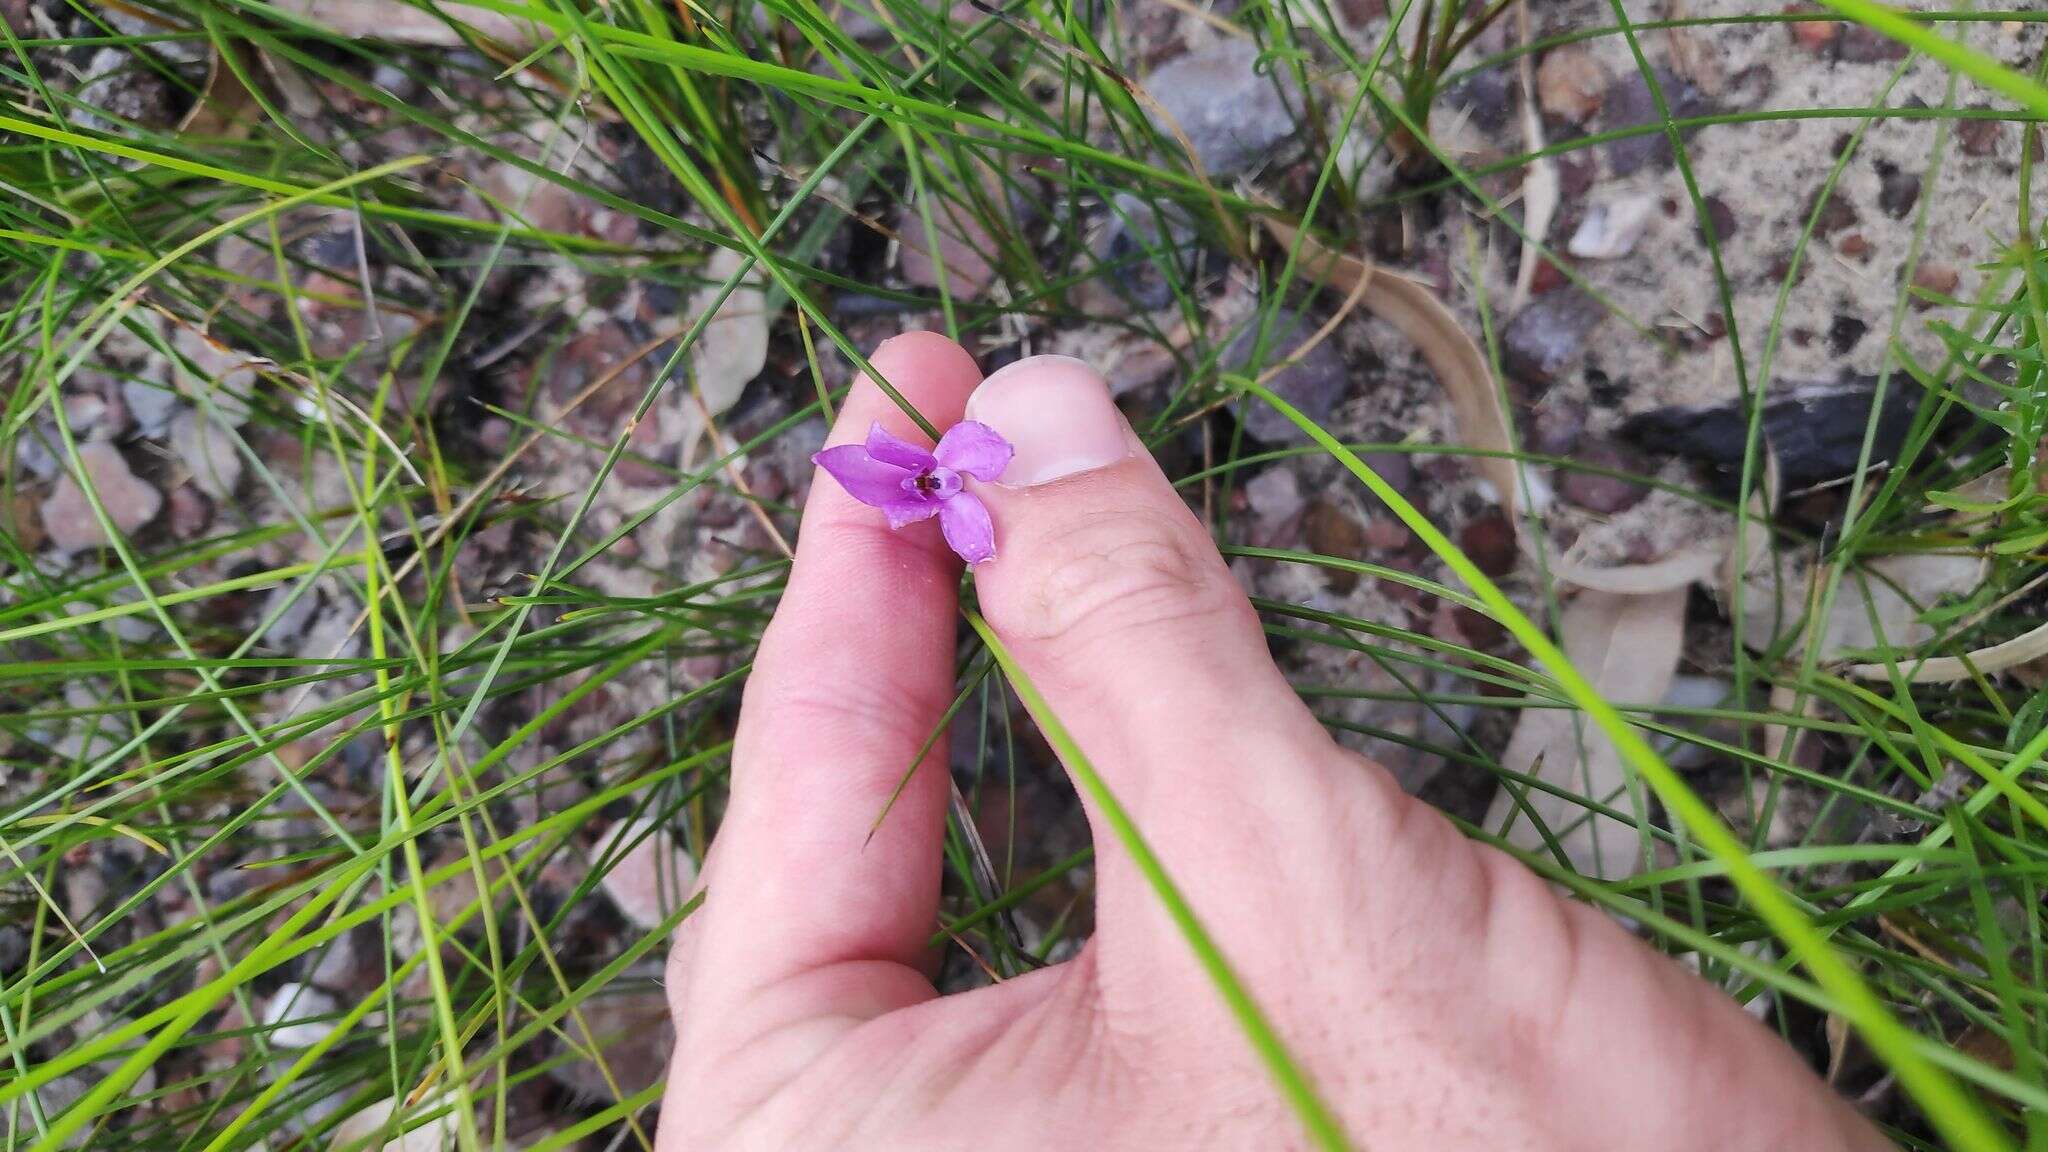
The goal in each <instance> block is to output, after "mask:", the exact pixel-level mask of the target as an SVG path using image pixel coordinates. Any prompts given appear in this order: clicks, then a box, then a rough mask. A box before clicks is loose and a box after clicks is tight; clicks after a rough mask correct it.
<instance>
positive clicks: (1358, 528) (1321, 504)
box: [1301, 500, 1370, 595]
mask: <svg viewBox="0 0 2048 1152" xmlns="http://www.w3.org/2000/svg"><path fill="white" fill-rule="evenodd" d="M1301 526H1302V533H1303V535H1304V537H1306V539H1307V542H1308V549H1309V551H1311V552H1313V553H1315V554H1316V555H1318V556H1334V557H1336V558H1337V559H1339V560H1363V559H1365V557H1366V552H1367V549H1368V547H1369V545H1370V541H1368V540H1367V538H1366V531H1365V525H1363V524H1360V523H1359V522H1358V521H1357V520H1356V519H1354V518H1353V517H1352V515H1351V513H1349V512H1346V511H1345V510H1344V509H1342V508H1339V507H1338V506H1337V505H1335V504H1332V503H1330V502H1329V501H1327V500H1316V501H1312V502H1311V503H1310V504H1309V506H1308V510H1307V511H1306V512H1304V513H1302V518H1301ZM1323 581H1324V582H1325V583H1326V584H1328V585H1329V586H1330V590H1331V591H1333V592H1336V593H1338V594H1340V595H1341V594H1343V593H1346V592H1349V591H1351V590H1352V589H1353V588H1356V587H1357V586H1358V573H1356V572H1345V571H1340V570H1338V569H1334V568H1325V569H1323Z"/></svg>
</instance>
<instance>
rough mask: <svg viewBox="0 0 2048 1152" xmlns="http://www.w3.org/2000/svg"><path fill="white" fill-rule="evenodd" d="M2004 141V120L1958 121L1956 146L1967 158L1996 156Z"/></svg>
mask: <svg viewBox="0 0 2048 1152" xmlns="http://www.w3.org/2000/svg"><path fill="white" fill-rule="evenodd" d="M2004 141H2005V121H2003V120H1974V119H1972V120H1958V121H1956V145H1957V147H1959V148H1961V149H1962V150H1963V155H1965V156H1996V155H1998V149H1999V147H2000V145H2001V144H2003V143H2004Z"/></svg>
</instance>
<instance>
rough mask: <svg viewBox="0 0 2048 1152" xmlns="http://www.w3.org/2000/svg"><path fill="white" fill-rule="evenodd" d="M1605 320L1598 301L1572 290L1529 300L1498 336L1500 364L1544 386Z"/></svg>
mask: <svg viewBox="0 0 2048 1152" xmlns="http://www.w3.org/2000/svg"><path fill="white" fill-rule="evenodd" d="M1606 317H1607V309H1606V308H1605V307H1603V306H1602V305H1601V303H1600V302H1599V301H1598V300H1595V299H1594V298H1593V297H1591V296H1589V295H1587V294H1586V293H1585V292H1583V291H1580V290H1578V289H1576V288H1574V289H1570V290H1568V291H1562V292H1552V293H1550V294H1548V295H1545V296H1541V297H1538V298H1537V299H1535V300H1534V301H1531V302H1530V303H1529V304H1528V305H1527V306H1526V307H1524V308H1523V309H1522V310H1521V311H1520V312H1517V313H1515V317H1514V319H1512V320H1510V321H1508V324H1507V327H1506V329H1505V330H1504V331H1503V332H1502V333H1501V361H1502V364H1503V366H1504V367H1506V368H1507V370H1508V373H1509V375H1511V376H1513V377H1515V378H1516V379H1518V380H1520V381H1522V382H1523V383H1525V384H1528V385H1531V386H1532V387H1535V388H1539V389H1540V388H1543V387H1548V386H1549V385H1550V384H1551V383H1552V382H1554V381H1555V380H1556V379H1557V376H1558V373H1559V372H1561V371H1563V370H1564V369H1565V368H1566V367H1568V366H1569V365H1571V364H1572V363H1573V362H1574V361H1576V360H1577V359H1578V358H1579V356H1580V355H1581V354H1582V353H1583V352H1584V351H1585V348H1586V339H1587V338H1588V337H1589V336H1591V335H1592V334H1593V330H1594V329H1596V328H1598V327H1599V326H1600V322H1601V321H1602V320H1604V319H1606Z"/></svg>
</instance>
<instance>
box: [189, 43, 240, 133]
mask: <svg viewBox="0 0 2048 1152" xmlns="http://www.w3.org/2000/svg"><path fill="white" fill-rule="evenodd" d="M256 119H257V108H256V97H255V96H254V95H252V94H251V93H250V91H249V89H248V87H247V86H245V85H244V84H243V83H242V77H241V75H240V74H238V73H237V72H236V71H235V70H234V68H232V67H230V66H229V64H228V61H227V59H226V56H225V54H224V53H222V52H221V50H220V48H219V46H218V45H216V46H215V47H214V50H213V52H212V53H211V54H210V55H209V56H208V57H207V61H206V86H205V87H204V88H201V89H200V90H199V99H198V100H197V101H195V102H194V103H193V105H192V107H191V109H190V110H189V111H187V112H186V113H185V117H184V119H182V120H180V121H178V135H180V136H209V137H215V138H219V139H238V138H240V137H243V136H247V135H248V134H249V129H250V127H251V126H252V125H253V124H254V123H255V121H256Z"/></svg>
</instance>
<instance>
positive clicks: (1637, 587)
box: [1550, 541, 1728, 596]
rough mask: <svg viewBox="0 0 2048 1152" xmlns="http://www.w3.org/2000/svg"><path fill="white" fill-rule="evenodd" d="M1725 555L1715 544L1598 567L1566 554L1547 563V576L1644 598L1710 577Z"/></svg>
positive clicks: (1725, 547) (1724, 546)
mask: <svg viewBox="0 0 2048 1152" xmlns="http://www.w3.org/2000/svg"><path fill="white" fill-rule="evenodd" d="M1727 555H1728V545H1727V544H1726V543H1724V542H1720V541H1715V542H1711V543H1707V544H1701V545H1698V546H1696V547H1692V548H1686V549H1683V550H1681V551H1678V552H1674V553H1673V554H1671V555H1669V556H1666V557H1664V558H1663V559H1662V560H1652V561H1650V562H1648V563H1645V564H1621V565H1616V566H1615V567H1612V568H1602V567H1595V566H1593V565H1590V564H1585V563H1582V562H1580V561H1578V560H1575V559H1573V558H1572V556H1571V555H1570V554H1569V553H1567V554H1565V555H1564V556H1561V557H1559V558H1558V559H1556V560H1553V561H1551V563H1550V574H1551V575H1553V576H1555V577H1557V578H1558V579H1559V580H1562V581H1564V582H1565V583H1567V584H1576V585H1578V586H1579V587H1581V588H1585V589H1588V590H1590V591H1594V592H1611V593H1614V594H1616V595H1622V596H1647V595H1650V594H1652V593H1656V592H1670V591H1672V590H1674V589H1680V588H1686V587H1690V586H1691V585H1692V584H1694V583H1695V582H1698V581H1704V580H1708V579H1710V578H1712V577H1713V575H1714V574H1715V573H1716V572H1719V571H1720V570H1721V562H1722V560H1723V559H1724V558H1725V557H1726V556H1727Z"/></svg>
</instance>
